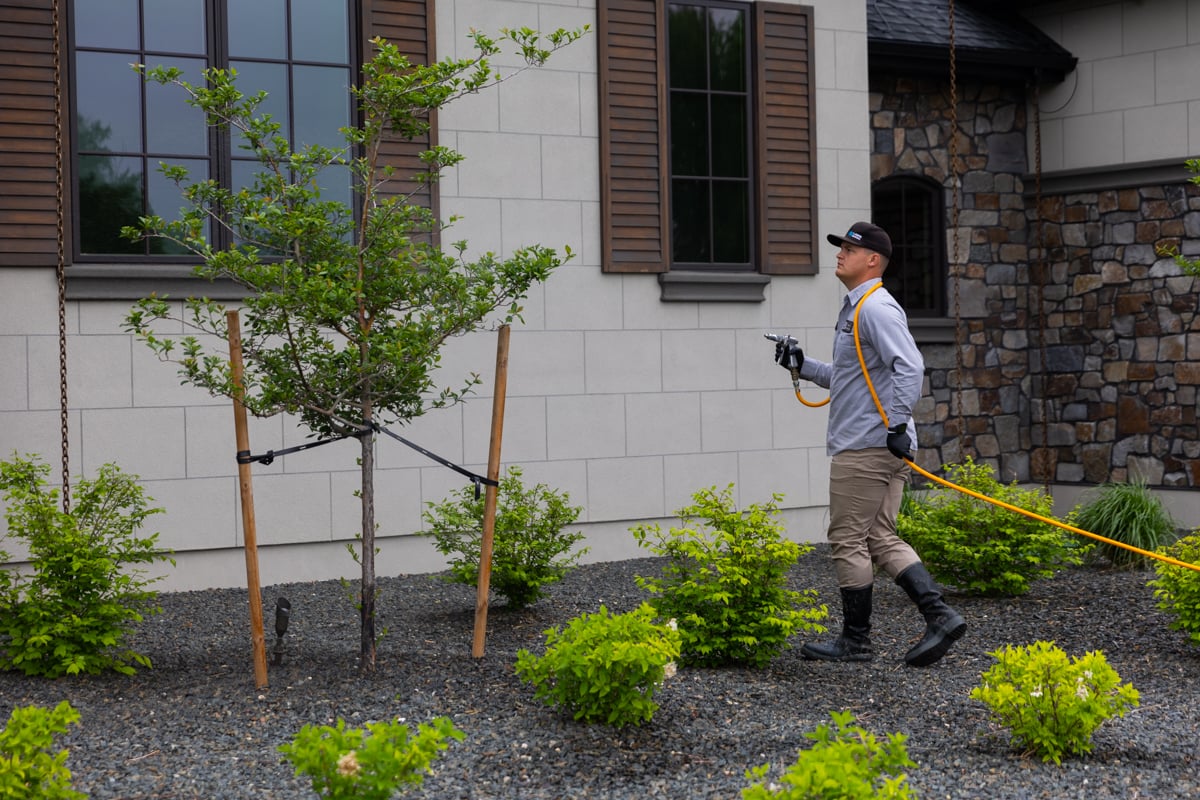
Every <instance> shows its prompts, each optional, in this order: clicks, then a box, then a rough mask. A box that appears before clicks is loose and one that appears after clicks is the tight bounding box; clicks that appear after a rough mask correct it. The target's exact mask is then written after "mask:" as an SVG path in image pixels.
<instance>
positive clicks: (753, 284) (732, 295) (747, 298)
mask: <svg viewBox="0 0 1200 800" xmlns="http://www.w3.org/2000/svg"><path fill="white" fill-rule="evenodd" d="M770 282H771V276H769V275H760V274H758V273H757V272H663V273H660V274H659V276H658V285H659V287H660V288H661V289H662V294H661V296H660V298H659V299H661V300H662V302H664V303H678V302H700V303H761V302H762V301H763V300H765V299H766V297H765V296H764V294H763V292H764V290H765V289H766V285H767V284H768V283H770Z"/></svg>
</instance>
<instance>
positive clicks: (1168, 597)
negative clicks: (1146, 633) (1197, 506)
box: [1149, 531, 1200, 647]
mask: <svg viewBox="0 0 1200 800" xmlns="http://www.w3.org/2000/svg"><path fill="white" fill-rule="evenodd" d="M1161 552H1162V553H1163V554H1164V555H1168V556H1170V557H1171V558H1174V559H1175V560H1176V561H1182V562H1184V563H1185V564H1200V532H1197V531H1193V532H1192V533H1191V534H1190V535H1188V536H1185V537H1183V538H1182V539H1180V540H1179V541H1177V542H1175V543H1174V544H1171V545H1169V546H1167V547H1165V548H1162V550H1161ZM1154 569H1155V571H1156V574H1157V576H1158V577H1157V580H1152V581H1150V584H1149V585H1150V586H1151V587H1152V588H1153V589H1154V596H1155V597H1156V598H1158V607H1159V608H1160V609H1162V610H1163V611H1165V612H1167V614H1169V615H1170V616H1172V617H1173V618H1174V619H1173V620H1172V621H1171V628H1172V629H1173V630H1177V631H1183V632H1184V633H1185V634H1187V637H1188V640H1189V641H1190V642H1191V643H1192V644H1194V645H1196V646H1197V647H1200V572H1197V571H1196V570H1194V569H1188V568H1187V567H1178V566H1175V565H1174V564H1168V563H1167V562H1165V561H1155V562H1154Z"/></svg>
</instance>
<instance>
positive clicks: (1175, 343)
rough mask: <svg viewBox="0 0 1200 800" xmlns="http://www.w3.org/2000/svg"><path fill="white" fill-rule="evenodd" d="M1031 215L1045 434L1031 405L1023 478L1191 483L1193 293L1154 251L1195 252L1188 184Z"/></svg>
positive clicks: (1199, 341) (1198, 200) (1198, 481)
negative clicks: (1040, 310) (1040, 284)
mask: <svg viewBox="0 0 1200 800" xmlns="http://www.w3.org/2000/svg"><path fill="white" fill-rule="evenodd" d="M1042 220H1043V226H1044V236H1045V240H1044V241H1045V245H1046V248H1047V249H1046V258H1045V265H1044V267H1039V269H1037V270H1035V275H1036V276H1037V278H1038V279H1039V281H1044V283H1045V290H1044V293H1043V298H1044V310H1045V327H1046V340H1045V341H1046V355H1045V395H1044V396H1045V416H1046V427H1043V424H1042V415H1041V402H1040V401H1038V402H1036V403H1035V407H1034V425H1033V428H1032V430H1031V436H1032V439H1033V443H1034V446H1035V447H1036V448H1038V452H1036V454H1035V458H1034V473H1035V474H1034V475H1033V477H1034V478H1035V479H1037V480H1041V479H1043V478H1048V479H1050V480H1054V481H1059V482H1076V481H1086V482H1089V483H1101V482H1104V481H1109V480H1112V481H1122V480H1126V479H1129V478H1132V477H1141V478H1144V479H1145V480H1146V481H1147V482H1148V483H1150V484H1151V485H1154V486H1176V487H1185V486H1200V427H1198V425H1197V418H1196V411H1197V405H1198V400H1200V391H1198V390H1200V313H1198V309H1197V297H1196V290H1197V288H1200V287H1198V286H1197V280H1196V279H1195V278H1192V277H1190V276H1188V275H1185V274H1183V273H1182V272H1181V270H1180V268H1179V267H1178V266H1177V265H1176V264H1175V263H1174V261H1173V260H1172V259H1170V258H1163V257H1161V256H1159V255H1158V251H1159V248H1161V247H1164V246H1166V247H1174V248H1179V249H1181V250H1183V252H1184V253H1187V254H1189V255H1192V256H1193V257H1194V256H1195V255H1196V254H1198V253H1200V186H1196V185H1194V184H1171V185H1165V186H1143V187H1140V188H1136V189H1121V190H1111V191H1100V192H1088V193H1081V194H1073V195H1067V196H1054V197H1047V198H1043V203H1042ZM1035 255H1036V253H1035ZM1032 358H1034V359H1035V366H1036V362H1040V361H1041V356H1040V354H1036V353H1035V354H1034V355H1033V356H1032ZM1039 371H1040V370H1039ZM1037 383H1038V384H1039V385H1038V386H1037V387H1036V390H1035V391H1036V392H1037V393H1038V394H1039V395H1041V386H1040V383H1041V381H1038V382H1037ZM1043 443H1045V444H1046V445H1047V447H1046V449H1045V450H1044V451H1042V450H1041V446H1042V444H1043Z"/></svg>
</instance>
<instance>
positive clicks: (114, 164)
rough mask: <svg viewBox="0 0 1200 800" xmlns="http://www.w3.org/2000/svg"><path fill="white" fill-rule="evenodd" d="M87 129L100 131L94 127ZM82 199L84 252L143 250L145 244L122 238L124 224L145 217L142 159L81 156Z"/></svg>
mask: <svg viewBox="0 0 1200 800" xmlns="http://www.w3.org/2000/svg"><path fill="white" fill-rule="evenodd" d="M83 130H85V131H88V130H90V131H93V132H97V131H98V129H97V128H95V127H86V126H85V127H84V128H83ZM79 200H80V205H81V207H82V208H84V209H86V210H87V212H88V213H86V214H81V215H80V217H81V221H80V231H79V238H80V248H81V249H82V250H83V252H85V253H140V252H142V249H143V245H142V244H141V243H140V242H130V241H128V240H126V239H122V238H121V227H122V226H124V225H136V224H137V221H138V217H140V216H142V213H143V209H142V162H141V159H140V158H121V157H114V156H95V155H93V156H81V157H80V159H79Z"/></svg>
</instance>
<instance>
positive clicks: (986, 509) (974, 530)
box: [896, 458, 1089, 596]
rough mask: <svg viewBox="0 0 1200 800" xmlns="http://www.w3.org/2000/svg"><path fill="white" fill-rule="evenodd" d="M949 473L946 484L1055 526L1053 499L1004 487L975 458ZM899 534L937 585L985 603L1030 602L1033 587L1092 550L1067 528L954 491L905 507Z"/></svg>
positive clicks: (950, 467)
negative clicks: (1022, 598) (1023, 598)
mask: <svg viewBox="0 0 1200 800" xmlns="http://www.w3.org/2000/svg"><path fill="white" fill-rule="evenodd" d="M946 473H947V480H949V481H950V482H952V483H955V484H958V485H960V486H962V487H964V488H966V489H970V490H972V491H974V492H977V493H978V494H982V495H986V496H988V497H992V498H995V499H996V500H1000V501H1002V502H1005V503H1008V504H1009V505H1012V506H1016V507H1017V508H1022V509H1025V510H1026V511H1032V512H1033V513H1035V514H1038V515H1040V516H1043V517H1047V518H1053V499H1052V498H1051V497H1050V496H1049V495H1047V494H1045V493H1044V492H1042V491H1041V490H1039V489H1028V490H1026V489H1021V488H1020V487H1018V486H1017V485H1016V484H1015V483H1013V484H1008V485H1005V484H1002V483H1000V482H999V481H998V480H996V478H995V476H994V475H993V474H992V469H991V467H989V466H988V465H986V464H976V463H975V462H974V461H973V460H972V459H970V458H968V459H967V460H966V462H965V463H963V464H958V465H947V466H946ZM896 528H897V530H898V532H899V533H900V536H901V537H902V538H903V539H904V540H905V541H907V542H908V543H909V544H910V545H912V547H913V549H914V550H916V551H917V554H918V555H919V556H920V557H921V560H922V561H924V562H925V565H926V566H927V567H928V568H929V572H930V574H932V575H933V576H934V577H935V578H936V579H937V580H938V581H940V582H941V583H943V584H946V585H949V586H953V587H955V588H957V589H959V590H961V591H963V592H965V593H967V594H973V595H982V596H1003V595H1011V596H1015V595H1020V594H1024V593H1025V592H1027V591H1029V586H1030V583H1031V582H1032V581H1034V580H1036V579H1038V578H1049V577H1051V576H1052V575H1053V574H1054V573H1055V571H1056V570H1059V569H1062V568H1063V567H1067V566H1074V565H1079V564H1082V563H1083V554H1084V553H1085V552H1086V551H1087V550H1088V549H1089V545H1088V544H1087V543H1086V542H1082V540H1078V539H1076V538H1074V536H1073V534H1070V533H1067V532H1066V531H1063V530H1062V529H1061V528H1057V527H1055V526H1053V525H1048V524H1046V523H1044V522H1038V521H1037V520H1034V519H1030V518H1029V517H1026V516H1023V515H1021V514H1017V513H1015V512H1012V511H1009V510H1007V509H1003V508H1000V507H998V506H995V505H992V504H991V503H986V502H984V501H982V500H978V499H976V498H973V497H970V496H968V495H965V494H962V493H961V492H957V491H954V490H952V489H938V490H935V491H932V492H930V493H929V495H927V496H926V497H925V498H923V499H921V500H918V501H916V502H913V503H908V504H906V506H905V507H904V509H903V510H902V511H901V513H900V515H899V517H898V518H897V522H896Z"/></svg>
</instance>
